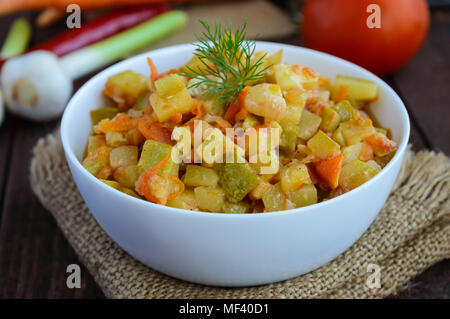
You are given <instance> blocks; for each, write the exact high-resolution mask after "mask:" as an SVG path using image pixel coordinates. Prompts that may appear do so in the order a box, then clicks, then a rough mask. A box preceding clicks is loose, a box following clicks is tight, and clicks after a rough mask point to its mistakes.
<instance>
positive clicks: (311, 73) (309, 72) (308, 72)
mask: <svg viewBox="0 0 450 319" xmlns="http://www.w3.org/2000/svg"><path fill="white" fill-rule="evenodd" d="M302 72H303V74H304V75H306V76H308V77H312V78H313V77H315V76H316V74H315V73H314V71H313V70H311V69H310V68H307V67H304V68H303V70H302Z"/></svg>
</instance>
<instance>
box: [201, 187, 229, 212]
mask: <svg viewBox="0 0 450 319" xmlns="http://www.w3.org/2000/svg"><path fill="white" fill-rule="evenodd" d="M194 193H195V201H196V202H197V204H198V207H199V208H200V209H205V210H208V211H210V212H216V213H220V212H222V207H223V204H224V203H225V192H224V191H223V190H222V189H221V188H220V187H206V186H199V187H196V188H194Z"/></svg>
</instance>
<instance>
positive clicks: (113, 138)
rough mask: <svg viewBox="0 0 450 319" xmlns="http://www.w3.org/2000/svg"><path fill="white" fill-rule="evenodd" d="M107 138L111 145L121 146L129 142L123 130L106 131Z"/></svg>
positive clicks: (108, 143) (107, 142)
mask: <svg viewBox="0 0 450 319" xmlns="http://www.w3.org/2000/svg"><path fill="white" fill-rule="evenodd" d="M105 138H106V144H107V145H108V146H109V147H119V146H122V145H127V144H128V139H127V137H126V135H125V133H123V132H106V133H105Z"/></svg>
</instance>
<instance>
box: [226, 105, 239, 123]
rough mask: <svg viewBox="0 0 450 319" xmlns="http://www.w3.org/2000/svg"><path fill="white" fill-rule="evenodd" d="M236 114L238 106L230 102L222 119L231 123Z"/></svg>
mask: <svg viewBox="0 0 450 319" xmlns="http://www.w3.org/2000/svg"><path fill="white" fill-rule="evenodd" d="M238 112H239V106H238V104H237V103H234V102H231V103H230V105H229V106H228V108H227V111H226V112H225V115H224V117H223V118H224V119H225V120H227V121H231V120H232V119H233V118H234V116H235V115H236V114H237V113H238Z"/></svg>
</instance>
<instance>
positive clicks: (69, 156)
mask: <svg viewBox="0 0 450 319" xmlns="http://www.w3.org/2000/svg"><path fill="white" fill-rule="evenodd" d="M255 42H256V44H257V45H258V44H261V45H269V46H274V47H275V49H283V48H289V49H291V50H292V49H293V50H298V51H303V52H308V53H309V54H313V55H317V56H319V57H324V58H326V59H331V60H332V61H331V62H333V60H334V61H335V62H339V63H343V64H346V65H348V67H351V68H354V69H356V71H359V72H363V73H367V74H369V75H371V76H373V77H375V78H376V79H377V80H378V81H379V84H380V85H381V86H382V87H383V89H384V90H386V92H388V94H390V95H392V96H393V98H394V100H395V101H396V104H398V105H399V107H400V114H401V118H402V119H403V120H404V122H405V123H404V130H403V132H402V139H401V141H400V143H399V147H398V149H397V151H396V153H395V155H394V157H393V158H392V159H391V160H390V161H389V163H388V164H387V165H386V166H385V167H384V168H383V169H382V170H381V171H380V172H379V173H378V174H377V175H375V176H374V177H373V178H371V179H370V180H369V181H367V182H365V183H364V184H362V185H360V186H358V187H357V188H355V189H353V190H351V191H349V192H347V193H344V194H342V195H339V196H337V197H334V198H332V199H329V200H327V201H324V202H320V203H316V204H313V205H309V206H304V207H299V208H294V209H289V210H282V211H275V212H268V213H259V214H224V213H217V212H204V211H191V210H186V209H182V208H174V207H169V206H165V205H160V204H156V203H153V202H150V201H147V200H143V199H140V198H135V197H133V196H130V195H127V194H125V193H123V192H120V191H119V190H117V189H114V188H112V187H110V186H108V185H107V184H105V183H103V182H102V181H100V180H99V179H98V178H96V177H94V176H93V175H92V174H90V173H89V172H88V171H87V170H86V169H85V168H84V167H83V166H82V165H81V163H80V161H79V160H78V159H77V157H76V156H75V153H74V152H73V150H72V148H71V147H70V143H69V141H68V140H69V133H68V132H67V129H66V127H67V124H66V123H67V122H68V121H69V120H68V117H69V115H70V113H71V110H72V109H73V108H74V107H75V106H76V105H77V101H78V99H80V96H81V95H82V94H83V92H84V90H85V89H86V87H87V86H89V85H90V84H91V83H93V82H95V81H97V80H98V79H99V78H101V77H103V75H104V73H107V72H108V70H109V69H110V68H112V67H118V68H120V66H121V65H123V64H128V63H130V62H134V61H136V60H139V59H143V58H146V57H147V56H148V55H150V54H156V53H160V52H162V51H167V50H169V51H174V52H177V51H178V50H181V49H185V48H187V47H191V48H194V45H195V43H183V44H178V45H173V46H168V47H164V48H159V49H156V50H151V51H148V52H144V53H141V54H138V55H136V56H133V57H131V58H128V59H124V60H122V61H120V62H117V63H115V64H112V65H110V66H108V67H107V68H105V69H104V70H102V71H101V72H98V73H97V74H95V75H94V76H93V77H91V78H90V79H89V80H88V81H86V82H85V83H84V84H83V85H82V86H81V87H80V88H79V89H78V90H77V91H76V92H75V94H74V95H73V96H72V97H71V98H70V100H69V102H68V103H67V107H66V109H65V110H64V113H63V116H62V120H61V130H60V132H61V141H62V146H63V149H64V153H65V156H66V160H67V161H68V162H71V163H72V164H73V167H75V168H76V169H77V170H79V171H81V174H83V175H84V176H85V177H86V178H87V179H88V180H89V181H91V182H93V183H94V184H96V185H97V186H98V187H103V188H104V189H105V190H106V191H112V192H113V194H115V195H117V196H119V198H121V199H123V200H131V201H132V202H133V201H135V203H136V204H137V205H139V204H140V205H144V206H146V207H148V208H149V212H151V211H153V210H158V209H159V210H163V211H164V213H174V214H185V215H186V214H188V215H191V216H203V217H204V218H239V219H242V218H276V217H277V216H280V215H293V214H306V213H307V212H308V211H311V210H317V209H322V208H323V209H327V208H328V206H331V207H332V206H333V204H334V203H336V202H338V201H343V200H346V199H347V198H349V197H352V196H355V195H357V194H359V193H360V192H363V191H364V190H365V189H366V188H368V187H370V185H372V184H374V183H377V182H378V181H379V180H380V179H382V178H383V177H384V176H385V175H387V174H389V171H390V170H391V169H392V168H393V167H394V165H395V164H396V163H397V162H398V161H400V160H402V158H403V154H404V153H405V151H406V148H407V146H408V140H409V136H410V119H409V115H408V112H407V110H406V107H405V105H404V103H403V101H402V99H401V98H400V97H399V95H398V94H397V93H396V92H395V91H394V89H392V88H391V87H390V86H389V85H388V84H387V83H386V82H385V81H384V80H382V79H381V78H380V77H378V76H377V75H375V74H373V73H372V72H370V71H368V70H366V69H364V68H363V67H360V66H359V65H356V64H354V63H352V62H350V61H347V60H344V59H342V58H339V57H336V56H334V55H331V54H328V53H324V52H320V51H316V50H312V49H308V48H304V47H300V46H295V45H290V44H283V43H277V42H270V41H255ZM77 188H78V185H77Z"/></svg>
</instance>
